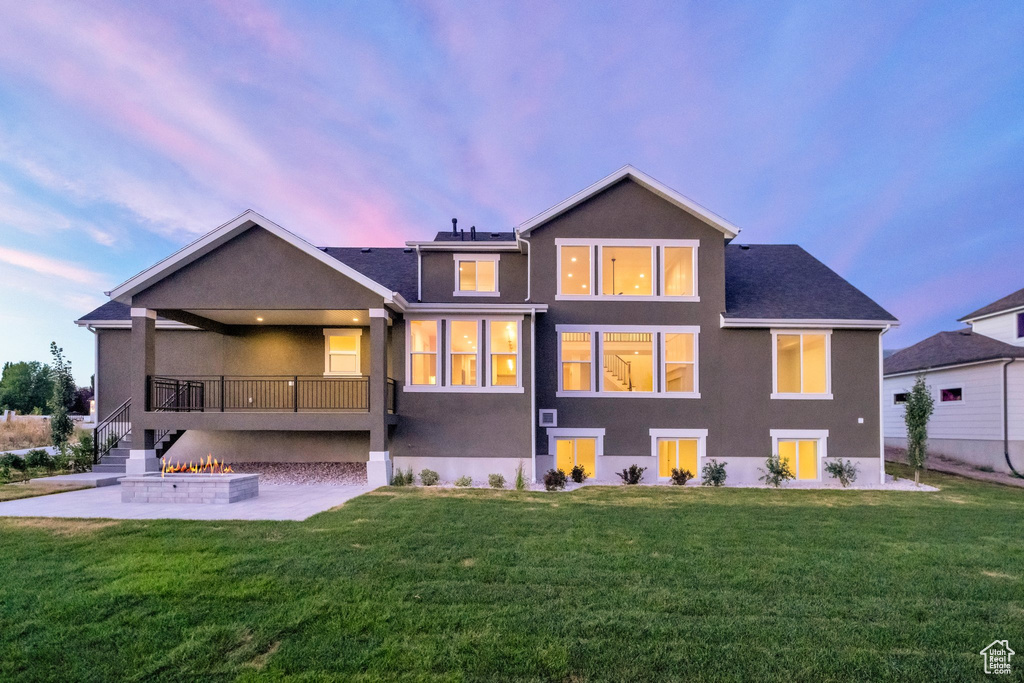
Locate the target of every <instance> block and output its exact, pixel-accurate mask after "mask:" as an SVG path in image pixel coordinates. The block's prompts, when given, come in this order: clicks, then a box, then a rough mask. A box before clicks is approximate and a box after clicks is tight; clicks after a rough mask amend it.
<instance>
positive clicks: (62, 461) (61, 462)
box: [53, 451, 71, 472]
mask: <svg viewBox="0 0 1024 683" xmlns="http://www.w3.org/2000/svg"><path fill="white" fill-rule="evenodd" d="M53 469H55V470H57V471H59V472H66V471H68V470H70V469H71V454H70V453H69V452H68V451H57V452H56V453H55V454H54V456H53Z"/></svg>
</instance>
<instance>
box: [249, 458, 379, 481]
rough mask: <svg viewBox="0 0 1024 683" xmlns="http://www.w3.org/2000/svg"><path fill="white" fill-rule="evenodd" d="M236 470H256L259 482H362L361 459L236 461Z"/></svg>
mask: <svg viewBox="0 0 1024 683" xmlns="http://www.w3.org/2000/svg"><path fill="white" fill-rule="evenodd" d="M231 467H232V468H233V469H234V470H235V471H236V472H239V473H244V474H259V475H260V483H261V484H349V485H356V486H365V485H366V463H364V462H301V463H300V462H239V463H231Z"/></svg>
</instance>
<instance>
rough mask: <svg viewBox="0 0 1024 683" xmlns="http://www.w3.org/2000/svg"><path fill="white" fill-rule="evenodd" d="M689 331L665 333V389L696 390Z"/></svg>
mask: <svg viewBox="0 0 1024 683" xmlns="http://www.w3.org/2000/svg"><path fill="white" fill-rule="evenodd" d="M694 340H695V336H694V335H693V334H691V333H667V334H665V391H668V392H693V391H696V390H697V389H696V375H695V370H696V363H695V361H694Z"/></svg>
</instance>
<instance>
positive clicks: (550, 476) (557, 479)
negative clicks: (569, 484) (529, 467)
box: [544, 470, 565, 491]
mask: <svg viewBox="0 0 1024 683" xmlns="http://www.w3.org/2000/svg"><path fill="white" fill-rule="evenodd" d="M544 488H546V489H547V490H548V491H557V490H559V489H564V488H565V472H563V471H562V470H548V473H547V474H545V475H544Z"/></svg>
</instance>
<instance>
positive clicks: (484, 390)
mask: <svg viewBox="0 0 1024 683" xmlns="http://www.w3.org/2000/svg"><path fill="white" fill-rule="evenodd" d="M402 391H403V392H408V393H434V394H522V393H524V392H525V391H526V389H524V388H523V387H453V386H430V385H424V384H417V385H413V386H408V385H406V386H403V387H402Z"/></svg>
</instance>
